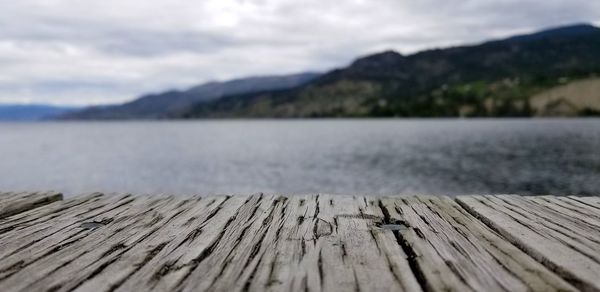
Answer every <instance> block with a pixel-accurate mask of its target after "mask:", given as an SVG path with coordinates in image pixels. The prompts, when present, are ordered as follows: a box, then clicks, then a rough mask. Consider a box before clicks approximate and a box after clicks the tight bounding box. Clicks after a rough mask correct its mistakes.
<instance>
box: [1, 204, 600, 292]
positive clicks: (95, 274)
mask: <svg viewBox="0 0 600 292" xmlns="http://www.w3.org/2000/svg"><path fill="white" fill-rule="evenodd" d="M0 198H7V199H5V200H4V201H0V202H2V206H9V203H10V204H13V205H12V206H35V207H33V208H25V207H19V209H18V210H19V211H18V212H12V213H7V214H8V215H7V216H5V217H4V218H2V219H0V291H578V290H582V291H600V200H598V199H597V198H590V197H588V198H583V197H553V196H542V197H519V196H461V197H458V198H450V197H432V196H396V197H370V196H332V195H322V194H321V195H305V196H279V195H262V194H257V195H251V196H208V197H201V196H190V197H170V196H136V195H128V194H123V195H119V194H112V195H105V194H100V193H93V194H89V195H84V196H79V197H74V198H71V199H68V200H64V201H55V199H56V194H55V193H47V194H5V195H0ZM44 198H45V199H44ZM53 200H54V201H53ZM36 202H45V203H44V205H40V204H39V203H36ZM19 204H20V205H19ZM7 210H9V209H7ZM12 210H16V209H14V208H13V209H12Z"/></svg>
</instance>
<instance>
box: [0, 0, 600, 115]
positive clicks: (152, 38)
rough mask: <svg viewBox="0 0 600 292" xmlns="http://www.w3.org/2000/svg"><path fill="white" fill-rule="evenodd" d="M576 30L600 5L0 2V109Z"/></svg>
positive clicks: (596, 15) (84, 101)
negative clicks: (379, 54)
mask: <svg viewBox="0 0 600 292" xmlns="http://www.w3.org/2000/svg"><path fill="white" fill-rule="evenodd" d="M582 22H587V23H593V24H596V25H600V1H596V0H593V1H591V0H545V1H540V0H436V1H434V0H418V1H415V0H336V1H333V0H196V1H195V0H102V1H98V0H37V1H36V0H18V1H1V2H0V104H1V103H36V104H37V103H49V104H57V105H97V104H108V103H120V102H124V101H127V100H131V99H133V98H135V97H137V96H139V95H141V94H143V93H150V92H161V91H164V90H167V89H172V88H176V89H183V88H186V87H189V86H193V85H197V84H200V83H203V82H207V81H213V80H227V79H231V78H240V77H245V76H257V75H281V74H290V73H297V72H305V71H317V72H324V71H327V70H330V69H333V68H337V67H343V66H346V65H347V64H348V63H350V62H351V61H352V60H353V59H355V58H356V57H358V56H362V55H366V54H370V53H376V52H378V51H382V50H387V49H393V50H396V51H399V52H401V53H403V54H410V53H414V52H416V51H419V50H423V49H430V48H438V47H447V46H452V45H459V44H469V43H478V42H482V41H484V40H489V39H494V38H501V37H507V36H510V35H514V34H519V33H528V32H532V31H536V30H539V29H543V28H547V27H555V26H561V25H566V24H573V23H582Z"/></svg>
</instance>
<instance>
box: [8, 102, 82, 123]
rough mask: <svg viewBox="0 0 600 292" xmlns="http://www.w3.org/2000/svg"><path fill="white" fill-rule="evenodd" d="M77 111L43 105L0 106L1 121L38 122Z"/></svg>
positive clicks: (72, 108)
mask: <svg viewBox="0 0 600 292" xmlns="http://www.w3.org/2000/svg"><path fill="white" fill-rule="evenodd" d="M76 109H78V108H76V107H59V106H51V105H43V104H35V105H20V104H4V105H0V121H37V120H44V119H51V118H54V117H57V116H59V115H63V114H66V113H68V112H71V111H74V110H76Z"/></svg>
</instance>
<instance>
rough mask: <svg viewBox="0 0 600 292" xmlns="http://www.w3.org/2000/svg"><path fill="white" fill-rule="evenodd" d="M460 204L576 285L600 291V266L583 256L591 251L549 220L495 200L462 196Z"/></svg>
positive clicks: (459, 200) (587, 256) (590, 258)
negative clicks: (557, 229)
mask: <svg viewBox="0 0 600 292" xmlns="http://www.w3.org/2000/svg"><path fill="white" fill-rule="evenodd" d="M457 200H458V202H459V203H460V204H461V205H462V206H463V207H464V208H466V209H467V210H468V211H469V212H470V213H471V214H473V215H474V216H476V217H478V218H479V219H481V220H482V221H483V222H485V223H486V224H487V225H488V226H490V227H491V228H492V229H494V230H495V231H496V232H498V233H500V234H501V235H502V236H504V237H505V238H506V239H507V240H509V241H510V242H511V243H512V244H514V245H516V246H518V247H519V248H520V249H522V250H523V251H525V253H527V254H528V255H530V256H532V257H533V258H535V259H536V260H537V261H538V262H540V263H543V264H544V265H545V266H546V267H547V268H549V269H550V270H552V271H553V272H555V273H556V274H558V275H559V276H561V277H562V278H563V279H566V280H567V281H569V282H570V283H571V284H572V285H574V286H576V287H577V288H579V289H583V290H588V291H596V290H599V289H600V272H599V271H600V263H598V261H597V260H596V259H594V258H593V257H590V255H589V254H586V253H584V252H582V249H583V250H586V251H589V250H588V249H589V248H586V247H585V246H582V244H577V243H576V239H573V238H569V237H568V236H565V235H564V234H560V233H558V232H557V231H556V230H554V229H552V228H549V227H548V226H546V225H544V224H545V223H547V222H546V221H547V220H540V219H535V218H532V217H528V216H527V215H525V214H523V213H522V212H518V210H517V209H516V208H515V206H510V205H507V204H506V203H505V202H503V201H502V200H500V199H498V198H495V197H489V196H488V197H483V196H460V197H458V198H457ZM529 216H531V215H529ZM571 244H576V245H577V246H573V245H571Z"/></svg>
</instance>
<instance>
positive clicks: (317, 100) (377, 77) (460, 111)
mask: <svg viewBox="0 0 600 292" xmlns="http://www.w3.org/2000/svg"><path fill="white" fill-rule="evenodd" d="M598 74H600V29H599V28H596V27H594V26H591V25H574V26H568V27H561V28H556V29H550V30H546V31H542V32H539V33H534V34H529V35H522V36H515V37H511V38H508V39H504V40H497V41H491V42H486V43H483V44H479V45H471V46H461V47H453V48H447V49H436V50H429V51H424V52H420V53H416V54H413V55H407V56H405V55H402V54H399V53H397V52H393V51H388V52H383V53H379V54H374V55H370V56H366V57H363V58H360V59H358V60H356V61H355V62H353V63H352V64H351V65H350V66H348V67H346V68H342V69H338V70H334V71H331V72H329V73H327V74H324V75H322V76H320V77H318V78H316V79H314V80H312V81H310V82H307V83H305V84H304V85H301V86H299V87H294V88H290V89H279V90H265V91H261V92H253V93H244V94H232V95H228V96H225V97H223V98H219V99H216V100H213V101H209V102H202V103H197V104H195V105H194V106H192V107H188V108H187V109H186V110H184V111H178V112H175V113H174V114H172V115H169V117H171V118H207V117H212V118H214V117H367V116H407V117H408V116H416V117H446V116H448V117H452V116H532V115H538V114H540V115H546V114H552V115H562V114H563V112H561V111H554V110H541V109H540V107H546V105H540V103H541V102H540V101H539V100H541V99H544V98H540V97H538V96H539V95H540V94H544V92H546V91H547V90H549V89H551V88H555V87H560V86H563V85H565V84H566V83H569V82H571V81H572V80H580V79H586V78H590V77H594V76H596V75H598ZM557 90H558V89H557ZM573 92H575V91H573ZM591 98H592V99H593V98H597V97H591ZM545 100H554V99H552V98H545ZM571 100H572V102H575V103H579V99H571ZM586 104H587V103H586ZM591 104H592V103H590V104H589V105H585V104H581V106H580V105H575V106H574V107H573V109H574V113H575V114H576V115H580V114H593V113H595V109H594V108H589V107H591V106H592V105H591ZM593 104H597V103H593Z"/></svg>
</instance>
